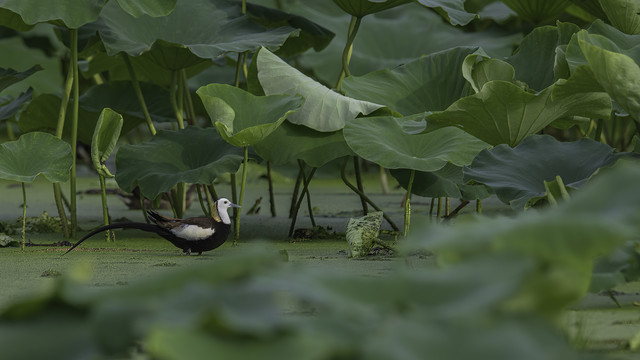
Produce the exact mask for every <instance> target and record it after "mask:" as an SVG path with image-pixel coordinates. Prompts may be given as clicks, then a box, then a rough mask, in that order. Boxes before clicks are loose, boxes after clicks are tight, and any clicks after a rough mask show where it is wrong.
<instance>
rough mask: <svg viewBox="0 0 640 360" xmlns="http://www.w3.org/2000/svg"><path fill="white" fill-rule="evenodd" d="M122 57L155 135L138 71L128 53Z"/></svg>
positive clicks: (149, 125) (141, 107)
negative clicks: (137, 74)
mask: <svg viewBox="0 0 640 360" xmlns="http://www.w3.org/2000/svg"><path fill="white" fill-rule="evenodd" d="M122 58H123V59H124V64H125V65H126V67H127V71H128V72H129V78H131V85H133V91H134V92H135V93H136V97H137V98H138V102H139V103H140V109H142V114H144V119H145V121H146V122H147V127H148V128H149V132H150V133H151V135H155V134H156V128H155V126H153V121H152V120H151V115H150V114H149V110H148V109H147V103H146V102H145V101H144V96H143V95H142V90H141V89H140V83H138V79H137V78H136V72H135V71H134V70H133V65H132V64H131V59H129V55H127V53H124V52H123V53H122ZM145 218H146V216H145Z"/></svg>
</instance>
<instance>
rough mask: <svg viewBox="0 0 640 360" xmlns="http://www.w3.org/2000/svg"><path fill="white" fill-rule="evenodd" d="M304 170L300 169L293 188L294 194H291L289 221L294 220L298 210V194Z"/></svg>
mask: <svg viewBox="0 0 640 360" xmlns="http://www.w3.org/2000/svg"><path fill="white" fill-rule="evenodd" d="M302 176H303V174H302V169H301V168H300V167H298V177H297V178H296V183H295V185H294V186H293V193H292V194H291V205H290V206H289V219H291V218H293V214H294V212H295V209H296V202H298V193H299V192H300V184H302Z"/></svg>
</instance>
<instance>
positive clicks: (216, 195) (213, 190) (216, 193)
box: [207, 182, 220, 201]
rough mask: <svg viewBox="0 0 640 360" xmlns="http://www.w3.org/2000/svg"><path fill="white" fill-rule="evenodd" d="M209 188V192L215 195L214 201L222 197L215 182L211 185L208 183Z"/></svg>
mask: <svg viewBox="0 0 640 360" xmlns="http://www.w3.org/2000/svg"><path fill="white" fill-rule="evenodd" d="M207 190H209V193H210V194H211V196H212V197H213V201H218V199H219V198H220V197H219V196H218V191H217V190H216V186H215V185H214V184H213V182H212V183H211V184H210V185H207Z"/></svg>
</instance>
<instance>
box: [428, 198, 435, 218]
mask: <svg viewBox="0 0 640 360" xmlns="http://www.w3.org/2000/svg"><path fill="white" fill-rule="evenodd" d="M435 204H436V198H434V197H432V198H431V205H430V206H429V216H430V217H431V216H433V208H434V205H435Z"/></svg>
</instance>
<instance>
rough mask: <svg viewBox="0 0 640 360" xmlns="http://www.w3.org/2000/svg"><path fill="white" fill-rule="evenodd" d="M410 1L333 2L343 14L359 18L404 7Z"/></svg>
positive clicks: (363, 0)
mask: <svg viewBox="0 0 640 360" xmlns="http://www.w3.org/2000/svg"><path fill="white" fill-rule="evenodd" d="M411 1H412V0H373V1H369V0H333V2H334V3H336V4H337V5H338V6H340V8H341V9H342V10H343V11H344V12H346V13H347V14H349V15H351V16H355V17H360V18H361V17H363V16H366V15H370V14H374V13H377V12H380V11H384V10H387V9H391V8H394V7H396V6H400V5H404V4H407V3H409V2H411Z"/></svg>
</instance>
